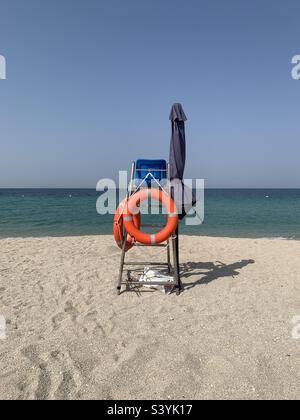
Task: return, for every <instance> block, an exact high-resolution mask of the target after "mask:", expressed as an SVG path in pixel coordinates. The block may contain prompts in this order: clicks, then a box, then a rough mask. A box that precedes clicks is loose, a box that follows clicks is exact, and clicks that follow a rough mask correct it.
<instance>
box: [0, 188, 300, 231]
mask: <svg viewBox="0 0 300 420" xmlns="http://www.w3.org/2000/svg"><path fill="white" fill-rule="evenodd" d="M98 197H99V193H97V192H96V191H94V190H72V189H59V190H50V189H49V190H46V189H44V190H28V189H27V190H17V189H14V190H5V189H4V190H3V189H2V190H1V189H0V238H7V237H31V236H68V235H99V234H107V233H111V231H112V220H113V216H111V215H107V216H100V215H98V214H97V211H96V200H97V198H98ZM267 197H268V198H267ZM151 218H152V221H153V220H154V218H155V216H151ZM181 232H182V233H186V234H193V235H209V236H230V237H282V238H294V239H300V190H299V189H298V190H268V189H264V190H254V189H253V190H248V189H247V190H227V189H226V190H221V189H220V190H206V191H205V223H204V225H201V226H185V225H184V224H182V226H181Z"/></svg>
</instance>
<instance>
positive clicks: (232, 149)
mask: <svg viewBox="0 0 300 420" xmlns="http://www.w3.org/2000/svg"><path fill="white" fill-rule="evenodd" d="M299 21H300V2H299V0H285V1H283V0H282V1H278V0H277V1H276V0H251V1H249V0H247V1H246V0H227V1H224V0H186V1H182V0H180V1H179V0H151V1H150V0H147V1H145V0H105V1H104V0H51V1H50V0H43V1H41V0H26V1H24V0H1V8H0V54H1V55H3V56H5V57H6V60H7V80H5V81H4V80H0V144H1V149H0V187H94V186H95V185H96V182H97V180H98V179H99V178H101V177H115V175H116V173H117V171H118V170H119V169H127V167H128V166H129V164H130V162H131V161H132V160H134V159H135V158H137V157H145V158H151V157H153V158H154V157H157V158H162V157H168V151H169V140H170V125H169V121H168V117H169V111H170V108H171V105H172V103H173V102H181V103H182V104H183V107H184V109H185V112H186V114H187V116H188V118H189V120H188V123H187V145H188V150H187V170H186V176H188V177H198V178H205V179H206V186H208V187H299V188H300V118H299V114H300V81H295V80H293V79H292V78H291V69H292V65H291V59H292V57H293V56H294V55H295V54H300V24H299Z"/></svg>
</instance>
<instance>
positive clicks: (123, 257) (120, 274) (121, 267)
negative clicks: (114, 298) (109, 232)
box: [117, 233, 127, 295]
mask: <svg viewBox="0 0 300 420" xmlns="http://www.w3.org/2000/svg"><path fill="white" fill-rule="evenodd" d="M126 241H127V233H126V234H125V235H124V241H123V244H122V254H121V262H120V270H119V277H118V284H117V294H118V295H119V294H120V293H121V282H122V278H123V270H124V262H125V254H126V251H125V249H126Z"/></svg>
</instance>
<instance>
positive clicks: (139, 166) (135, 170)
mask: <svg viewBox="0 0 300 420" xmlns="http://www.w3.org/2000/svg"><path fill="white" fill-rule="evenodd" d="M166 181H168V182H166ZM150 187H151V190H152V191H153V188H155V190H156V191H153V192H155V194H154V195H155V196H158V195H159V194H164V197H166V196H168V197H169V198H170V197H171V188H170V170H169V164H168V163H167V162H166V161H165V160H149V159H139V160H137V161H136V162H133V163H132V166H131V174H130V183H129V187H128V190H127V196H126V199H125V202H128V201H129V199H130V198H133V197H132V196H133V195H135V194H137V193H138V192H141V193H142V194H143V191H142V190H147V191H150V190H149V188H150ZM144 192H145V191H144ZM159 192H161V193H159ZM171 201H173V200H171ZM123 212H124V208H123V209H120V207H119V208H118V210H117V212H116V215H115V219H114V234H115V238H116V241H117V243H118V245H119V247H120V248H121V261H120V269H119V276H118V280H117V285H116V288H117V293H118V294H120V293H121V290H122V286H125V287H126V290H127V291H129V290H132V289H134V290H136V289H137V288H140V287H143V286H144V285H147V286H168V287H170V286H173V289H174V290H175V291H176V293H177V294H179V293H180V291H181V290H182V284H181V281H180V272H179V261H178V248H177V241H176V235H177V234H178V230H176V229H174V231H172V233H171V235H169V236H168V237H167V238H166V240H164V241H163V242H161V241H159V243H156V241H155V234H153V235H150V234H149V237H150V239H149V240H148V241H144V242H146V243H139V242H137V241H136V240H135V239H134V238H133V237H130V235H129V234H128V232H127V231H126V226H125V225H126V221H127V222H128V220H129V219H131V223H133V224H135V225H136V226H137V227H138V228H140V227H141V226H144V227H148V228H149V227H151V228H159V227H164V225H161V224H150V225H147V224H144V225H142V224H141V219H140V214H139V215H137V216H136V218H134V217H133V218H132V217H131V216H129V217H128V216H126V215H125V213H123ZM169 216H170V214H169ZM171 216H172V215H171ZM126 219H127V220H126ZM132 219H133V220H132ZM134 246H137V247H147V246H149V247H160V248H162V247H164V248H165V249H166V262H154V261H140V262H138V261H128V260H127V258H126V255H127V251H128V250H129V249H130V248H132V247H134ZM171 248H172V250H171ZM171 256H172V257H171ZM171 259H173V263H172V261H171ZM125 266H126V267H128V269H127V270H126V271H127V275H126V278H125V279H124V268H125ZM145 266H152V267H165V268H166V269H167V272H168V274H169V275H170V276H171V277H172V281H170V280H168V281H166V282H164V281H148V280H147V281H141V279H140V278H136V277H132V273H138V272H143V268H144V267H145ZM134 267H135V268H134ZM138 267H140V268H138Z"/></svg>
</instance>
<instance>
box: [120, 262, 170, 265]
mask: <svg viewBox="0 0 300 420" xmlns="http://www.w3.org/2000/svg"><path fill="white" fill-rule="evenodd" d="M124 265H144V266H147V265H154V266H156V265H157V266H159V265H165V266H168V265H169V264H168V263H163V262H158V263H155V262H143V261H142V262H124Z"/></svg>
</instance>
